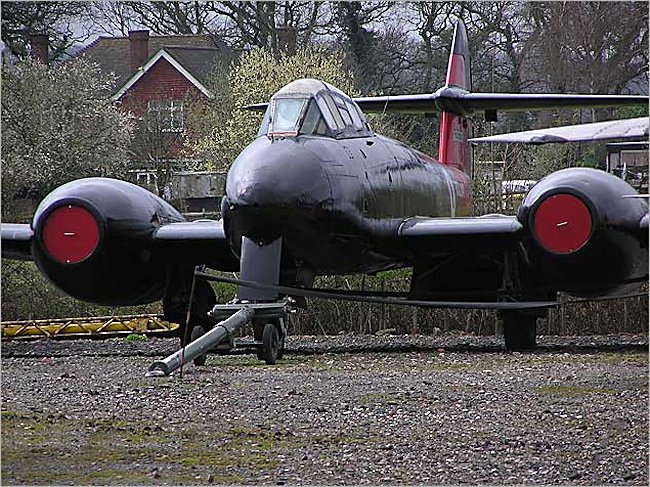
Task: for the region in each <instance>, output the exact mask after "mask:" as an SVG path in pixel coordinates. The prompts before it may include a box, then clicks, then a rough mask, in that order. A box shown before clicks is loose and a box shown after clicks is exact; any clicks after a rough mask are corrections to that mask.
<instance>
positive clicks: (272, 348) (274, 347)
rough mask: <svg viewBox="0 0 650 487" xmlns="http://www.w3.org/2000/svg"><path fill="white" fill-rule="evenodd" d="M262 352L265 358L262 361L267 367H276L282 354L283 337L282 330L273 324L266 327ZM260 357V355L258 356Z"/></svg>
mask: <svg viewBox="0 0 650 487" xmlns="http://www.w3.org/2000/svg"><path fill="white" fill-rule="evenodd" d="M262 344H263V345H262V350H263V355H264V357H263V358H262V360H264V362H266V364H267V365H274V364H275V363H276V362H277V360H278V358H279V354H280V347H281V345H282V343H281V337H280V330H278V327H277V326H275V325H274V324H273V323H267V324H266V325H264V333H263V334H262ZM258 356H259V355H258Z"/></svg>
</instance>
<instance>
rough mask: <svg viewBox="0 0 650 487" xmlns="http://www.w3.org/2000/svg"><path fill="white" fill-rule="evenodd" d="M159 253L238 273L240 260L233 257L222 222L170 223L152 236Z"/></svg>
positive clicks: (171, 257)
mask: <svg viewBox="0 0 650 487" xmlns="http://www.w3.org/2000/svg"><path fill="white" fill-rule="evenodd" d="M153 240H154V244H155V248H156V250H157V251H160V252H163V253H165V255H167V256H168V257H169V258H170V259H175V260H182V261H190V262H192V263H195V264H197V265H199V264H206V265H208V266H209V267H211V268H213V269H216V270H220V271H228V272H229V271H238V270H239V260H238V259H237V258H236V257H235V255H233V253H232V251H231V250H230V246H229V245H228V240H227V238H226V234H225V232H224V229H223V221H222V220H196V221H193V222H177V223H169V224H167V225H163V226H161V227H159V228H158V229H157V230H156V231H155V232H154V235H153Z"/></svg>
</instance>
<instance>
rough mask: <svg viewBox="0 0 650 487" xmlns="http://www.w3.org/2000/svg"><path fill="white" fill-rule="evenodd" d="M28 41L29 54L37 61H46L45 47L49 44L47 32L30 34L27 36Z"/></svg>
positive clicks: (44, 62) (45, 62)
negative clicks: (29, 45)
mask: <svg viewBox="0 0 650 487" xmlns="http://www.w3.org/2000/svg"><path fill="white" fill-rule="evenodd" d="M29 42H30V44H31V52H30V54H31V56H32V58H34V59H36V60H37V61H40V62H42V63H43V64H47V63H48V55H47V49H48V44H49V39H48V36H47V34H31V35H30V36H29Z"/></svg>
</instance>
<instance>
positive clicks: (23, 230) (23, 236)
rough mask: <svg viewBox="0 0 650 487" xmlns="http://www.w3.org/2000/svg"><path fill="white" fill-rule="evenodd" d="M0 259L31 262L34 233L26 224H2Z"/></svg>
mask: <svg viewBox="0 0 650 487" xmlns="http://www.w3.org/2000/svg"><path fill="white" fill-rule="evenodd" d="M0 235H1V237H2V257H4V258H5V259H14V260H32V251H31V247H32V238H33V237H34V232H33V231H32V228H31V226H30V225H29V224H28V223H3V224H2V225H1V226H0Z"/></svg>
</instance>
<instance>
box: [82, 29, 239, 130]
mask: <svg viewBox="0 0 650 487" xmlns="http://www.w3.org/2000/svg"><path fill="white" fill-rule="evenodd" d="M79 55H82V56H84V57H86V58H88V59H90V60H91V61H94V62H96V63H97V64H99V66H100V67H101V69H102V71H103V72H106V73H109V72H110V73H113V74H114V75H115V76H116V82H115V88H114V91H113V92H112V93H111V94H110V98H111V99H112V100H113V101H115V102H116V103H120V104H121V106H122V107H123V109H124V110H128V111H130V112H132V113H134V114H135V115H137V116H143V115H144V114H145V112H147V111H152V110H153V111H159V112H163V113H165V114H166V115H167V117H166V120H168V122H169V129H170V130H171V131H178V130H182V127H183V109H184V103H185V102H187V100H189V99H191V98H195V99H201V98H204V99H207V98H211V96H212V95H211V93H210V91H209V90H208V88H206V86H205V82H206V80H207V78H208V76H209V74H210V71H211V69H212V68H213V66H214V64H215V62H216V61H217V60H219V59H222V60H223V59H226V60H227V59H231V58H232V56H233V53H232V51H231V50H230V49H229V48H228V47H227V46H225V45H224V44H223V43H220V42H218V41H217V40H216V39H214V38H212V37H210V36H207V35H189V36H180V35H179V36H151V37H150V36H149V31H146V30H139V31H130V32H129V36H128V37H99V38H98V39H97V40H95V41H94V42H92V43H91V44H90V45H88V46H87V47H86V48H84V49H83V50H82V51H81V52H80V53H79Z"/></svg>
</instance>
